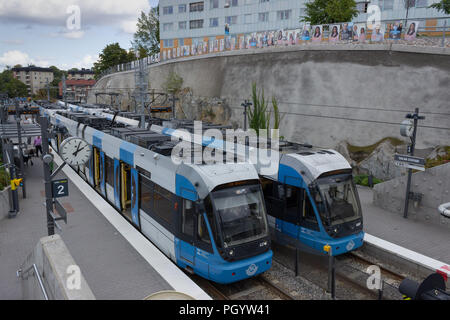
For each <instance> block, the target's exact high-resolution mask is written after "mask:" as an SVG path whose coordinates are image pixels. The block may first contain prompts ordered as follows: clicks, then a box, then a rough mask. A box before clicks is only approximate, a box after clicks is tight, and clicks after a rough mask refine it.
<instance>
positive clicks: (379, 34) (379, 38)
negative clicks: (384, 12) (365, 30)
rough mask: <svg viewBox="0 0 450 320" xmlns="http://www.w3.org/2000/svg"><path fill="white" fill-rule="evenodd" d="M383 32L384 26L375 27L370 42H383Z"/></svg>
mask: <svg viewBox="0 0 450 320" xmlns="http://www.w3.org/2000/svg"><path fill="white" fill-rule="evenodd" d="M384 30H385V26H384V25H381V24H377V25H375V28H374V29H373V30H372V35H371V36H370V41H371V42H383V41H384Z"/></svg>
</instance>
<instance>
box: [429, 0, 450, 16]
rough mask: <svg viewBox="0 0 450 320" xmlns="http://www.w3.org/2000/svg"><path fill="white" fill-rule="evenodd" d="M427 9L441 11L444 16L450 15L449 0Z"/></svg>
mask: <svg viewBox="0 0 450 320" xmlns="http://www.w3.org/2000/svg"><path fill="white" fill-rule="evenodd" d="M428 8H434V9H436V10H438V11H442V12H444V13H445V14H450V0H441V1H440V2H436V3H433V4H432V5H431V6H429V7H428Z"/></svg>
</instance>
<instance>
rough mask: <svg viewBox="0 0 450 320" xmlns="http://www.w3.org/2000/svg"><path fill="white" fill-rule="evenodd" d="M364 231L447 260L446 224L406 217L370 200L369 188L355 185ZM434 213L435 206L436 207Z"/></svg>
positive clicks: (448, 235) (448, 233)
mask: <svg viewBox="0 0 450 320" xmlns="http://www.w3.org/2000/svg"><path fill="white" fill-rule="evenodd" d="M358 193H359V196H360V200H361V206H362V210H363V218H364V230H365V232H367V233H369V234H371V235H373V236H376V237H379V238H381V239H383V240H386V241H389V242H392V243H394V244H397V245H399V246H402V247H405V248H407V249H410V250H413V251H416V252H418V253H421V254H423V255H425V256H428V257H430V258H433V259H436V260H439V261H441V262H445V263H447V264H450V231H449V229H448V228H445V227H441V226H434V225H431V224H426V223H423V222H415V221H413V220H410V219H405V218H403V216H401V215H399V214H396V213H391V212H389V211H385V210H383V209H381V208H379V207H377V206H375V205H373V203H372V198H373V196H372V189H370V188H366V187H359V186H358ZM436 214H438V213H437V209H436Z"/></svg>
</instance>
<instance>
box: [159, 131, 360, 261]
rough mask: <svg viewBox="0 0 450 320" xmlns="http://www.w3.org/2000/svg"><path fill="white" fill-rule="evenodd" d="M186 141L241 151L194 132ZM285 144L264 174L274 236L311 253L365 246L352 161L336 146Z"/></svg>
mask: <svg viewBox="0 0 450 320" xmlns="http://www.w3.org/2000/svg"><path fill="white" fill-rule="evenodd" d="M151 128H152V130H154V131H155V132H159V133H162V134H165V135H169V136H174V137H177V138H183V139H186V137H189V134H188V136H186V133H183V132H181V131H176V130H174V129H171V128H165V127H161V126H156V125H153V126H152V127H151ZM188 139H192V140H191V141H194V142H195V141H199V142H200V141H201V143H202V145H203V146H205V147H206V146H207V147H209V148H217V149H221V150H223V151H225V152H236V153H238V154H239V151H238V150H239V149H238V148H236V149H235V145H233V144H232V145H231V146H229V145H227V143H226V142H225V143H224V141H222V140H218V139H212V138H211V137H208V136H200V137H195V134H193V135H191V136H190V137H189V138H188ZM284 144H285V145H284V146H282V145H280V152H279V158H277V159H276V160H275V161H276V162H277V163H275V164H272V165H273V166H274V167H276V170H275V171H276V172H275V173H274V174H273V175H271V176H266V175H263V174H260V179H261V183H262V185H263V190H264V198H265V203H266V208H267V213H268V215H269V225H270V227H271V231H272V233H273V235H274V236H275V238H276V239H277V240H279V241H280V242H284V243H288V244H291V245H294V246H298V247H301V248H305V249H312V250H313V252H320V253H327V251H326V250H328V246H329V247H331V253H332V255H334V256H336V255H340V254H343V253H347V252H350V251H353V250H355V249H357V248H359V247H361V246H362V244H363V239H364V232H363V217H362V210H361V205H360V201H359V196H358V192H357V190H356V187H355V185H354V183H353V176H352V168H351V166H350V164H349V163H348V161H347V160H346V159H345V158H344V157H343V156H342V155H341V154H339V153H338V152H337V151H335V150H324V149H313V148H305V147H302V146H301V145H299V144H295V143H289V142H285V143H284ZM242 149H245V148H242ZM250 150H251V148H250ZM253 151H254V152H257V151H256V149H253ZM255 167H256V169H257V170H259V168H258V166H255ZM258 172H259V171H258Z"/></svg>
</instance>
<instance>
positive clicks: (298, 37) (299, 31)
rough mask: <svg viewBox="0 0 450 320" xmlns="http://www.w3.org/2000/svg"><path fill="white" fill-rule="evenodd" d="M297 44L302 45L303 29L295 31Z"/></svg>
mask: <svg viewBox="0 0 450 320" xmlns="http://www.w3.org/2000/svg"><path fill="white" fill-rule="evenodd" d="M294 32H295V44H297V45H298V44H300V43H301V42H302V41H301V40H302V29H295V30H294Z"/></svg>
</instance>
